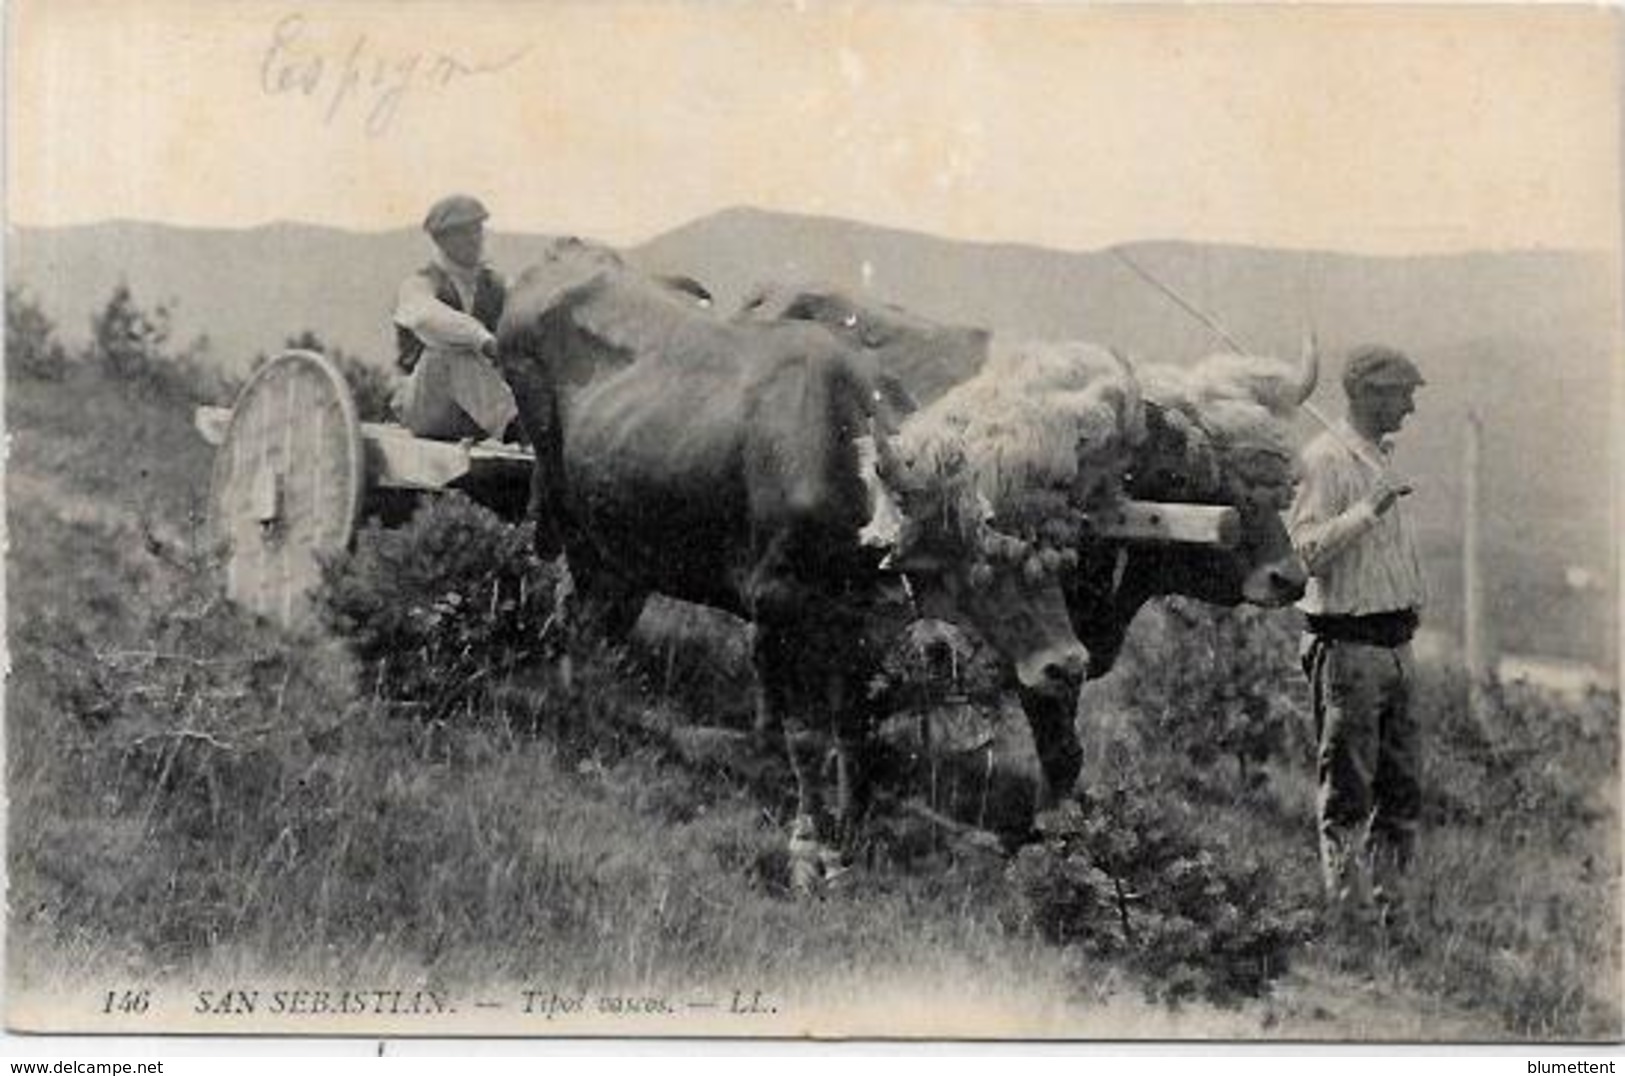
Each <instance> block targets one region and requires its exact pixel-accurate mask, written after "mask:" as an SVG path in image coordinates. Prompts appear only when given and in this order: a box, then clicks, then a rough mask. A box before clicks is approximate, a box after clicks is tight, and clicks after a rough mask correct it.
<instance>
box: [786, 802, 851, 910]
mask: <svg viewBox="0 0 1625 1076" xmlns="http://www.w3.org/2000/svg"><path fill="white" fill-rule="evenodd" d="M817 832H818V828H817V826H816V825H815V824H814V822H813V820H812V819H811V818H808V817H806V816H802V817H800V818H797V819H796V821H795V824H794V825H793V826H792V827H791V828H790V890H791V892H793V893H795V894H796V896H798V897H814V896H818V895H820V894H822V893H824V892H826V891H827V890H829V889H832V888H837V887H839V886H840V885H841V882H842V879H843V878H845V877H846V876H847V875H848V874H850V872H851V870H852V867H851V864H850V863H848V862H847V861H846V857H845V856H843V855H842V854H841V852H840V850H839V849H838V848H836V847H835V846H833V845H831V844H828V843H826V842H825V841H822V840H819V839H818V836H817Z"/></svg>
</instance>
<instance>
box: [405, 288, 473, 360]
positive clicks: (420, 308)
mask: <svg viewBox="0 0 1625 1076" xmlns="http://www.w3.org/2000/svg"><path fill="white" fill-rule="evenodd" d="M395 324H397V325H399V326H400V327H401V328H403V329H407V330H409V331H410V332H412V333H414V334H415V335H416V336H417V338H418V339H419V340H422V341H423V343H424V345H425V346H426V347H433V348H444V349H461V350H467V351H479V350H480V349H481V348H483V347H484V346H485V345H486V344H487V343H488V342H489V341H491V340H493V339H494V337H493V336H492V335H491V331H490V330H489V329H487V328H486V327H485V326H484V325H481V324H480V323H479V321H478V320H477V319H476V318H475V317H474V316H473V315H472V314H465V313H463V312H462V311H461V310H458V309H456V308H455V307H451V306H447V305H446V304H445V303H443V302H441V301H440V300H439V299H437V298H436V297H435V294H434V288H433V286H432V285H431V284H430V283H429V281H428V280H427V279H425V278H424V277H422V276H411V277H408V278H407V279H406V281H405V282H404V283H402V284H401V287H400V291H399V292H398V293H397V295H396V298H395Z"/></svg>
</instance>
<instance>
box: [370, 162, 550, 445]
mask: <svg viewBox="0 0 1625 1076" xmlns="http://www.w3.org/2000/svg"><path fill="white" fill-rule="evenodd" d="M488 216H489V214H488V213H487V212H486V211H485V207H484V206H483V205H481V204H480V202H479V200H478V199H477V198H472V197H470V196H468V195H466V194H453V195H449V196H448V197H445V198H442V199H440V201H438V202H436V203H435V204H434V205H433V206H431V207H430V209H429V213H428V216H426V217H425V218H424V220H423V230H424V231H426V232H428V233H429V236H430V238H432V239H433V240H434V244H435V248H436V249H435V254H434V258H433V260H431V261H430V262H429V264H427V265H425V266H424V267H423V268H422V269H419V270H418V271H417V272H415V273H413V274H412V275H411V276H409V277H407V278H406V280H405V281H404V282H403V283H402V284H401V287H400V291H399V293H398V294H397V296H396V301H395V315H394V322H395V336H396V343H397V345H398V348H399V358H398V361H399V364H400V368H401V370H402V371H403V372H404V373H405V374H406V375H407V377H406V381H405V382H404V383H403V384H402V385H401V386H400V388H399V389H397V390H396V392H395V395H394V398H393V401H392V403H393V406H394V409H395V414H396V416H397V417H398V418H399V419H400V421H401V424H402V425H404V426H405V427H406V428H407V429H409V430H411V431H412V432H413V433H414V434H416V435H417V436H419V437H427V438H431V439H433V440H438V441H462V440H470V439H474V438H485V437H490V438H501V437H503V436H504V435H505V434H508V433H509V432H510V427H511V426H512V427H516V424H515V422H514V420H515V418H516V417H517V416H518V413H519V410H518V407H517V405H515V403H514V398H513V391H512V390H511V389H509V388H508V383H507V382H506V381H505V380H504V379H503V377H502V373H501V371H499V370H498V369H497V367H496V364H495V361H494V360H495V358H496V336H495V335H494V334H495V332H496V328H497V322H498V321H500V320H501V318H502V305H503V302H504V300H505V299H506V298H507V286H506V284H505V283H504V282H503V280H502V277H501V276H499V275H498V274H497V273H496V272H495V271H494V270H493V269H492V268H491V267H490V266H489V265H487V264H485V261H484V259H483V255H484V252H485V220H486V218H487V217H488Z"/></svg>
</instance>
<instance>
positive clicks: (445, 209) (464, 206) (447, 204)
mask: <svg viewBox="0 0 1625 1076" xmlns="http://www.w3.org/2000/svg"><path fill="white" fill-rule="evenodd" d="M490 215H491V214H489V213H487V212H486V211H485V207H484V206H483V205H481V204H480V200H479V199H478V198H475V197H473V196H472V195H468V194H448V195H446V196H445V197H444V198H442V199H440V201H438V202H436V203H435V204H434V205H432V206H430V207H429V213H428V215H427V216H425V217H424V218H423V230H424V231H426V232H428V233H429V234H430V235H436V234H438V233H440V232H443V231H445V230H446V229H447V228H460V227H462V226H463V225H465V224H478V223H480V222H481V221H482V220H484V219H485V218H486V217H489V216H490Z"/></svg>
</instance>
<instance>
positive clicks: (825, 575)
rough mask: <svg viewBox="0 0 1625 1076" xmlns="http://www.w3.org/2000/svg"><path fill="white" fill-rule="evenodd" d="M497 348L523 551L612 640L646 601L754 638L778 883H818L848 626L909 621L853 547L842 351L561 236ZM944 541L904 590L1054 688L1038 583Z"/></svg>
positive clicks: (1060, 644) (1064, 641)
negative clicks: (705, 610) (515, 426)
mask: <svg viewBox="0 0 1625 1076" xmlns="http://www.w3.org/2000/svg"><path fill="white" fill-rule="evenodd" d="M498 338H499V354H500V360H499V361H500V363H501V366H502V369H503V372H504V374H505V376H506V377H507V379H508V382H509V384H510V385H511V386H512V387H513V390H514V396H515V399H516V400H517V402H518V406H519V414H520V420H521V422H522V424H523V425H524V427H525V430H526V432H527V434H528V435H529V437H530V441H531V444H532V445H533V446H535V451H536V468H535V472H534V476H535V479H534V500H535V504H536V507H537V508H538V538H537V541H538V549H539V551H540V552H542V553H543V554H544V555H552V554H554V553H557V552H560V551H562V552H563V553H564V554H565V556H566V559H567V562H568V564H569V567H570V575H571V578H572V581H573V583H574V586H575V591H576V594H577V596H578V597H579V598H580V599H581V603H582V606H583V608H584V609H585V608H590V609H591V610H592V612H593V615H594V617H595V619H596V620H598V621H599V623H600V626H601V627H603V629H604V630H605V631H606V632H608V633H609V634H610V635H611V636H620V635H624V634H625V633H626V632H628V631H629V630H630V629H631V627H632V625H633V623H634V621H635V620H636V618H637V615H638V612H639V610H640V609H641V607H642V605H643V603H644V601H645V599H646V598H647V597H648V596H649V595H651V594H655V593H660V594H664V595H666V596H668V597H672V598H678V599H682V600H685V601H689V602H694V603H698V604H702V605H707V606H711V607H714V608H718V609H722V610H725V611H727V612H730V613H733V614H735V615H737V616H740V617H742V618H744V619H745V620H747V621H749V622H751V623H752V624H753V625H754V626H755V629H756V630H755V641H754V653H753V662H754V665H755V667H756V672H757V676H758V679H759V681H760V689H761V693H762V703H763V706H764V708H765V709H766V710H767V711H768V712H769V713H770V714H771V715H772V716H773V717H774V718H776V721H777V724H779V725H780V726H781V727H782V728H783V729H784V731H785V733H786V739H787V742H788V743H789V745H790V749H789V754H790V762H791V767H792V770H793V772H794V774H795V778H796V785H797V819H796V822H795V825H794V827H793V829H792V835H791V850H792V866H793V868H794V870H795V871H796V878H797V880H798V881H811V880H814V879H815V878H816V877H817V876H818V875H820V874H824V873H829V872H830V871H832V870H835V869H838V868H839V854H840V849H841V848H842V847H843V846H844V845H846V844H847V843H849V841H850V839H851V837H852V835H853V827H854V825H855V822H856V820H857V818H858V815H859V813H860V811H861V809H862V806H863V799H864V792H865V789H864V781H863V776H864V775H863V763H864V759H863V757H862V755H863V752H862V750H861V748H862V743H863V740H864V737H865V735H866V734H867V731H868V729H869V728H870V726H871V722H870V720H869V717H870V715H869V714H868V713H867V712H866V699H865V692H864V687H865V685H866V683H867V682H868V672H869V670H870V669H871V668H872V667H873V666H874V664H875V660H876V647H875V646H874V645H873V644H871V642H870V641H869V637H870V632H869V629H870V628H872V627H873V626H874V625H876V624H882V625H883V624H885V623H886V622H887V621H888V618H890V619H891V620H893V621H896V622H898V623H902V622H906V620H907V619H908V617H909V615H910V614H909V613H908V611H907V609H906V608H905V609H904V610H903V614H904V615H903V616H902V617H897V616H895V615H893V614H891V613H890V612H889V609H888V595H890V594H893V593H895V592H896V591H898V590H899V589H900V588H898V587H896V586H895V585H892V584H889V583H888V579H887V575H886V573H885V572H883V571H882V569H881V566H880V561H881V557H882V554H883V553H884V552H885V550H884V549H881V548H876V547H873V546H871V545H867V544H865V543H864V541H862V540H861V537H860V534H861V532H862V531H863V529H864V528H865V526H866V524H867V523H868V522H869V520H870V515H871V511H872V507H873V504H874V502H873V500H872V498H871V487H870V486H869V485H867V484H866V475H865V472H864V470H863V468H862V466H861V465H860V449H861V445H860V440H861V439H862V438H863V437H865V436H873V435H874V434H875V432H876V429H877V425H878V424H877V422H876V403H875V397H876V393H875V390H874V387H873V385H872V383H871V381H870V379H869V378H868V377H866V376H865V375H864V373H863V371H862V370H861V369H860V367H859V364H857V363H856V362H855V361H854V355H853V352H852V351H851V349H849V348H848V347H847V346H845V345H844V344H842V343H841V341H840V340H838V339H837V338H836V337H835V336H834V335H832V334H831V333H829V332H827V331H825V330H824V329H823V328H821V327H819V326H817V325H813V324H807V323H796V322H778V323H754V324H738V323H731V322H728V321H725V320H722V319H718V318H716V317H714V316H712V315H711V314H710V313H708V312H706V311H704V310H702V309H699V308H697V307H696V306H695V305H694V303H693V301H692V298H691V297H689V296H685V295H682V294H681V293H680V292H679V291H674V290H673V289H672V288H671V287H670V286H667V285H664V284H662V283H661V282H659V281H656V280H653V279H651V278H649V277H646V276H644V275H643V274H641V273H638V272H636V271H634V270H633V269H631V268H629V267H628V266H626V265H625V264H624V263H623V262H622V261H621V259H620V258H619V257H618V256H617V255H615V254H614V253H613V252H612V251H609V250H607V249H606V248H602V247H599V246H596V245H593V244H588V243H585V242H582V241H580V240H558V241H555V242H554V243H553V244H552V245H551V246H550V247H549V248H548V249H547V251H545V253H544V258H543V260H542V261H541V262H540V263H539V264H537V265H535V266H533V267H532V268H530V269H529V270H527V271H526V272H525V273H524V274H523V275H522V276H521V277H520V278H519V280H518V281H517V282H516V284H515V285H514V287H513V288H512V290H511V291H510V293H509V297H508V304H507V311H506V313H505V315H504V317H503V320H502V324H501V326H500V328H499V331H498ZM884 444H885V442H884V439H883V438H882V441H881V450H882V451H883V450H884ZM910 522H911V523H914V522H917V523H918V525H919V528H923V529H924V530H925V531H927V532H929V531H930V528H931V526H932V522H931V520H929V519H926V520H919V521H910ZM963 537H964V536H963V535H954V534H946V535H936V534H929V533H928V534H927V537H926V540H925V541H923V542H922V543H921V547H922V548H929V549H930V550H931V551H932V553H933V558H932V562H931V564H930V566H929V569H928V570H927V569H926V568H925V567H924V566H923V562H922V568H921V573H920V574H918V575H915V576H912V577H911V583H912V584H914V585H915V586H916V588H917V590H921V591H924V592H929V593H932V594H935V595H937V596H938V597H941V596H942V595H946V596H947V598H948V600H946V601H939V602H938V603H937V604H936V605H935V606H934V610H936V611H938V614H939V615H942V616H946V617H953V618H955V619H956V620H957V621H958V622H959V623H961V624H963V625H964V626H965V627H967V628H968V629H970V630H972V631H975V632H977V633H978V634H980V635H981V636H982V637H983V638H985V639H987V641H988V642H989V644H990V645H992V646H993V647H994V648H995V649H996V650H997V651H998V652H999V653H1000V655H1001V656H1002V657H1003V658H1005V659H1006V660H1007V661H1008V662H1010V663H1011V665H1012V666H1013V667H1014V669H1015V671H1016V676H1017V679H1018V680H1019V681H1020V683H1021V685H1022V687H1023V690H1025V691H1027V692H1030V693H1032V694H1033V696H1034V697H1045V696H1047V695H1050V694H1056V693H1060V694H1066V693H1068V692H1070V690H1071V689H1072V686H1073V685H1075V684H1076V682H1077V681H1078V679H1079V678H1081V676H1082V674H1083V671H1084V668H1085V667H1086V665H1087V662H1088V655H1087V652H1086V651H1085V650H1084V648H1083V647H1082V646H1081V644H1079V642H1078V641H1077V639H1076V637H1075V636H1074V635H1073V633H1072V631H1071V628H1070V626H1069V624H1068V620H1067V616H1066V610H1065V606H1064V601H1063V598H1062V595H1061V592H1060V588H1059V586H1058V585H1057V583H1056V581H1055V580H1053V579H1050V580H1033V579H1030V578H1027V577H1025V576H1023V575H1022V574H1021V573H1019V572H1005V573H1003V574H1002V575H1000V576H999V577H998V578H995V579H992V580H989V579H987V578H986V577H985V561H982V560H980V559H978V557H977V552H978V551H977V549H976V548H974V546H967V545H966V544H965V543H964V541H963V540H962V539H963ZM904 567H907V565H905V566H904ZM973 567H974V568H978V569H980V570H981V571H983V573H984V575H983V577H982V578H980V579H978V580H975V581H974V582H975V585H973V582H972V581H971V580H969V579H968V578H967V576H968V574H969V572H970V570H971V569H972V568H973ZM826 720H827V721H829V722H830V724H831V725H832V732H833V737H832V738H833V742H834V745H835V749H836V757H837V762H838V769H837V774H838V787H839V793H838V801H837V809H836V812H835V818H834V819H831V818H830V817H829V814H830V812H828V811H827V810H826V806H825V803H824V800H823V795H822V788H821V781H820V780H819V776H818V771H819V766H818V765H817V760H816V758H815V757H813V756H812V755H810V754H808V753H805V752H804V751H803V750H802V749H800V748H798V747H797V744H805V743H806V742H808V740H809V739H810V738H809V737H807V736H805V735H802V734H803V733H806V732H808V731H811V730H812V728H813V727H814V725H815V722H816V723H819V724H821V723H823V722H824V721H826Z"/></svg>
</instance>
